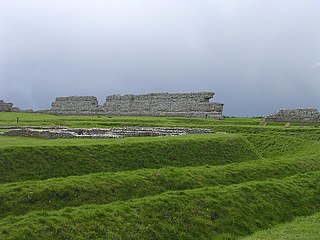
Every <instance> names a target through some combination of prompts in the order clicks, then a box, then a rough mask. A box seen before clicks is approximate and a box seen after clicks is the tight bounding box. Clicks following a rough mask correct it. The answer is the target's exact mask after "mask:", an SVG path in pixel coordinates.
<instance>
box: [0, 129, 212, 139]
mask: <svg viewBox="0 0 320 240" xmlns="http://www.w3.org/2000/svg"><path fill="white" fill-rule="evenodd" d="M209 133H213V132H212V131H211V130H209V129H198V128H169V127H154V128H151V127H144V128H141V127H125V128H110V129H105V128H82V129H74V128H68V127H64V128H63V127H59V128H57V127H55V128H34V127H20V128H16V129H12V130H9V131H7V132H3V133H1V132H0V134H1V135H4V136H25V137H40V138H45V139H57V138H124V137H146V136H177V135H186V134H209Z"/></svg>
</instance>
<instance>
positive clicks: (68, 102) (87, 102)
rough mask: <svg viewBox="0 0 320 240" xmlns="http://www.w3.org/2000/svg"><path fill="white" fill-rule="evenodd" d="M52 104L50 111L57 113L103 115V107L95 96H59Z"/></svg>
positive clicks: (65, 114)
mask: <svg viewBox="0 0 320 240" xmlns="http://www.w3.org/2000/svg"><path fill="white" fill-rule="evenodd" d="M51 106H52V108H51V109H50V110H49V113H50V114H55V115H64V116H67V115H83V116H91V115H102V107H101V106H99V105H98V100H97V98H96V97H94V96H70V97H57V98H56V100H55V101H54V102H53V103H52V104H51Z"/></svg>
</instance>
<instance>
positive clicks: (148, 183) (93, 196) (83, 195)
mask: <svg viewBox="0 0 320 240" xmlns="http://www.w3.org/2000/svg"><path fill="white" fill-rule="evenodd" d="M318 146H319V144H318ZM317 170H320V154H318V155H313V156H309V157H295V158H293V159H292V158H281V159H275V160H271V159H270V160H268V161H265V160H256V161H248V162H243V163H234V164H227V165H223V166H209V165H208V166H200V167H180V168H178V167H166V168H161V169H143V170H135V171H126V172H115V173H111V172H109V173H99V174H90V175H86V176H72V177H67V178H57V179H49V180H46V181H25V182H18V183H12V184H5V185H2V187H1V188H0V196H2V198H0V217H3V216H6V215H8V214H15V215H19V214H24V213H26V212H29V211H34V210H41V209H42V210H54V209H59V208H63V207H66V206H80V205H82V204H105V203H110V202H113V201H119V200H122V201H124V200H128V199H132V198H138V197H145V196H150V195H156V194H160V193H162V192H165V191H170V190H171V191H172V190H185V189H194V188H200V187H209V186H216V185H229V184H235V183H242V182H246V181H252V180H265V179H267V178H283V177H287V176H290V175H294V174H297V173H304V172H309V171H317Z"/></svg>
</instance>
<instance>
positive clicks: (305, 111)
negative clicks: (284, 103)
mask: <svg viewBox="0 0 320 240" xmlns="http://www.w3.org/2000/svg"><path fill="white" fill-rule="evenodd" d="M265 119H266V121H267V122H301V123H303V122H320V113H319V112H318V110H317V109H315V108H298V109H281V110H280V111H279V112H278V113H276V114H271V115H269V116H267V117H266V118H265Z"/></svg>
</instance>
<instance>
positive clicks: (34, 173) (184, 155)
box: [0, 134, 260, 183]
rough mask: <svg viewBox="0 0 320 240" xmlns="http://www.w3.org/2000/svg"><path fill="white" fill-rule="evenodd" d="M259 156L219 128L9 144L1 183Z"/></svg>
mask: <svg viewBox="0 0 320 240" xmlns="http://www.w3.org/2000/svg"><path fill="white" fill-rule="evenodd" d="M30 141H32V139H30ZM61 142H62V143H63V142H64V141H60V143H61ZM71 142H72V141H71ZM77 142H78V141H75V143H77ZM79 142H81V141H79ZM100 142H101V140H100ZM57 143H59V141H57ZM91 143H96V142H95V141H91ZM258 158H260V155H259V153H258V152H257V151H256V150H255V149H254V147H253V146H252V145H251V144H250V143H249V141H248V140H246V139H244V138H242V137H241V136H238V135H218V134H210V135H209V134H208V135H189V136H177V137H163V138H161V137H158V138H152V137H148V138H136V139H131V140H128V139H118V140H117V141H115V140H114V141H107V140H106V141H104V144H101V145H88V144H84V145H75V146H72V145H70V146H63V145H62V144H61V146H34V147H8V148H2V149H1V151H0V183H8V182H17V181H24V180H40V179H48V178H52V177H66V176H71V175H84V174H90V173H97V172H107V171H125V170H135V169H140V168H161V167H164V166H179V167H181V166H200V165H205V164H209V165H221V164H227V163H231V162H242V161H247V160H254V159H258Z"/></svg>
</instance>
